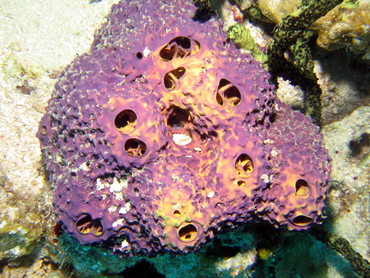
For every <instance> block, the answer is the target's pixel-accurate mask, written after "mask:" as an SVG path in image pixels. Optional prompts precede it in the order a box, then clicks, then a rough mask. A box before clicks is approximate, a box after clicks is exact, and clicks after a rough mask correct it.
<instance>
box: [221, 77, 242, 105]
mask: <svg viewBox="0 0 370 278" xmlns="http://www.w3.org/2000/svg"><path fill="white" fill-rule="evenodd" d="M216 101H217V103H218V104H219V105H220V106H224V105H225V106H227V107H229V108H234V107H235V106H237V105H239V104H240V102H241V101H242V97H241V94H240V91H239V89H238V88H237V87H236V86H235V85H234V84H233V83H231V82H230V81H229V80H227V79H224V78H223V79H221V80H220V82H219V84H218V88H217V92H216Z"/></svg>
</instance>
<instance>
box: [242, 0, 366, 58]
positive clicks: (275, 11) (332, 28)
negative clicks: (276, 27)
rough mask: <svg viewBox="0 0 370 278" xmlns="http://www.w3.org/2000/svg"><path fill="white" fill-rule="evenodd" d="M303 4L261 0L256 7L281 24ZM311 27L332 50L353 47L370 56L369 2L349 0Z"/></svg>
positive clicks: (318, 42) (325, 47)
mask: <svg viewBox="0 0 370 278" xmlns="http://www.w3.org/2000/svg"><path fill="white" fill-rule="evenodd" d="M239 2H240V1H239ZM239 2H238V3H239ZM242 3H243V4H244V2H242ZM303 4H304V2H302V1H301V0H292V1H291V0H272V1H271V0H259V1H257V3H256V4H255V6H256V7H257V8H258V9H259V10H260V12H261V13H262V14H263V15H264V16H265V17H266V18H268V19H269V20H271V21H273V22H275V23H280V22H281V20H282V19H283V18H284V17H285V16H287V15H289V14H294V12H298V11H299V9H300V8H301V6H302V7H303V6H304V5H303ZM239 6H240V7H241V4H240V3H239ZM323 6H325V3H324V4H323ZM241 8H242V7H241ZM249 9H250V8H249ZM252 16H253V14H252ZM310 29H312V30H315V31H316V32H317V34H318V38H317V44H318V46H320V47H322V48H324V49H326V50H329V51H331V50H335V49H339V48H345V47H349V49H350V50H352V51H353V52H355V53H360V54H363V55H364V56H363V58H364V59H367V60H369V59H370V2H369V1H367V0H359V1H354V0H345V1H343V3H342V4H340V5H338V6H336V7H335V8H333V9H332V10H331V11H330V12H328V13H327V14H326V15H325V16H323V17H321V18H319V19H318V20H316V21H315V22H314V23H313V24H312V26H311V27H310Z"/></svg>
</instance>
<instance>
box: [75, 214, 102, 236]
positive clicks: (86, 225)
mask: <svg viewBox="0 0 370 278" xmlns="http://www.w3.org/2000/svg"><path fill="white" fill-rule="evenodd" d="M76 227H77V230H78V231H79V232H80V233H81V234H83V235H86V234H92V235H95V236H101V235H102V234H103V233H104V231H103V226H102V224H101V223H100V220H99V219H92V218H91V216H90V215H89V214H82V215H81V216H80V217H79V218H78V220H77V222H76Z"/></svg>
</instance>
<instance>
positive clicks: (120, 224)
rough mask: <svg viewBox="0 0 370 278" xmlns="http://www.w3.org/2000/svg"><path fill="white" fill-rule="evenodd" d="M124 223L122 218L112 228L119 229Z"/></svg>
mask: <svg viewBox="0 0 370 278" xmlns="http://www.w3.org/2000/svg"><path fill="white" fill-rule="evenodd" d="M123 221H124V219H122V218H120V219H118V220H117V221H115V222H113V224H112V227H113V228H117V227H118V226H122V225H123Z"/></svg>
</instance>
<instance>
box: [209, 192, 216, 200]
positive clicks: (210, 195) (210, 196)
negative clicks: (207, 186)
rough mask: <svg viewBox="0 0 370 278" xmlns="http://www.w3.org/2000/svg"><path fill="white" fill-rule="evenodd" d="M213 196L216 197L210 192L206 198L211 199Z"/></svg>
mask: <svg viewBox="0 0 370 278" xmlns="http://www.w3.org/2000/svg"><path fill="white" fill-rule="evenodd" d="M215 195H216V193H215V192H214V191H211V192H209V193H208V195H207V197H208V198H213V197H215Z"/></svg>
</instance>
